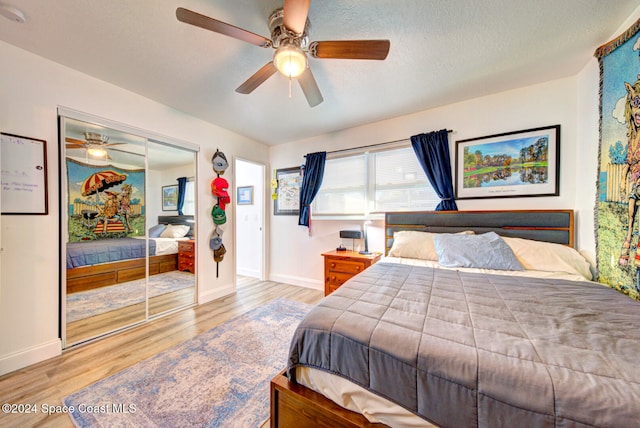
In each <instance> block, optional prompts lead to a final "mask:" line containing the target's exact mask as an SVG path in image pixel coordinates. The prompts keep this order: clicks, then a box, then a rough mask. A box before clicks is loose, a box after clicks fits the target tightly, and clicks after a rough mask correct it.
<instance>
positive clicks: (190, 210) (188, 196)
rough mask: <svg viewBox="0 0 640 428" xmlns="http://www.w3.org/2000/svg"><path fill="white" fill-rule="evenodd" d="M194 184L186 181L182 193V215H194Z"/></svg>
mask: <svg viewBox="0 0 640 428" xmlns="http://www.w3.org/2000/svg"><path fill="white" fill-rule="evenodd" d="M195 187H196V183H195V182H194V181H187V186H186V188H185V191H184V205H183V206H182V213H183V214H184V215H195V213H196V192H195Z"/></svg>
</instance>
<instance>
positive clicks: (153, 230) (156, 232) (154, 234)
mask: <svg viewBox="0 0 640 428" xmlns="http://www.w3.org/2000/svg"><path fill="white" fill-rule="evenodd" d="M166 228H167V225H166V224H156V225H155V226H152V227H150V228H149V238H159V237H160V234H161V233H162V232H164V230H165V229H166Z"/></svg>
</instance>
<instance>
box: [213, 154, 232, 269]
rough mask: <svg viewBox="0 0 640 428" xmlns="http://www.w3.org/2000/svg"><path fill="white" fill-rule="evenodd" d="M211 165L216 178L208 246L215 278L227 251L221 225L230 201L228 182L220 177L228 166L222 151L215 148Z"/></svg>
mask: <svg viewBox="0 0 640 428" xmlns="http://www.w3.org/2000/svg"><path fill="white" fill-rule="evenodd" d="M211 166H212V168H213V172H215V173H216V178H214V179H213V180H211V195H212V196H213V198H214V199H215V204H214V205H213V207H212V208H211V218H212V220H213V223H214V226H215V229H214V230H213V232H212V233H211V237H210V239H209V248H210V249H211V251H212V252H213V260H214V261H215V262H216V278H217V277H218V276H219V275H220V269H219V263H220V262H221V261H222V260H223V259H224V255H225V254H226V253H227V250H226V248H225V247H224V244H223V243H222V233H223V229H222V225H223V224H225V223H226V222H227V215H226V213H225V209H226V208H227V205H228V204H230V203H231V196H230V195H229V191H228V189H229V182H228V181H227V180H226V179H224V178H222V177H220V176H221V175H223V174H224V172H225V171H226V170H227V168H228V167H229V162H228V161H227V157H226V156H225V154H224V153H223V152H221V151H220V150H218V149H216V152H215V153H214V154H213V156H212V157H211Z"/></svg>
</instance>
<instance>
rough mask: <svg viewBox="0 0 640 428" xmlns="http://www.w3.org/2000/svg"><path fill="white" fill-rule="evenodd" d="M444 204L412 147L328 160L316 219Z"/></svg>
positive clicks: (315, 207) (363, 215) (362, 215)
mask: <svg viewBox="0 0 640 428" xmlns="http://www.w3.org/2000/svg"><path fill="white" fill-rule="evenodd" d="M439 202H440V198H439V197H438V195H437V194H436V193H435V191H434V190H433V188H432V187H431V184H430V183H429V181H428V180H427V177H426V176H425V174H424V171H423V170H422V167H421V166H420V164H419V163H418V159H417V158H416V156H415V154H414V152H413V149H412V148H411V147H406V146H405V147H401V148H398V147H396V148H393V149H388V150H381V151H375V152H364V153H358V154H355V155H349V156H343V157H337V158H333V159H327V161H326V164H325V169H324V178H323V180H322V187H321V188H320V191H319V192H318V195H317V196H316V198H315V200H314V202H313V209H312V214H313V216H314V217H317V218H321V217H325V218H326V217H345V216H346V217H367V218H368V217H371V216H372V214H373V215H374V216H375V214H380V213H383V212H387V211H420V210H432V209H435V207H436V205H438V203H439Z"/></svg>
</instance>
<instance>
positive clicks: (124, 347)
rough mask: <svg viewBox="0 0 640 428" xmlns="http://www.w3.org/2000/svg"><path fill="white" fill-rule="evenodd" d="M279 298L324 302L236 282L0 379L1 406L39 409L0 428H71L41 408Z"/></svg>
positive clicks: (309, 294) (268, 285) (8, 417)
mask: <svg viewBox="0 0 640 428" xmlns="http://www.w3.org/2000/svg"><path fill="white" fill-rule="evenodd" d="M278 297H284V298H287V299H291V300H297V301H300V302H305V303H311V304H314V303H317V302H318V301H320V299H322V297H323V292H322V291H321V290H312V289H307V288H302V287H296V286H293V285H288V284H282V283H277V282H270V281H267V282H260V281H258V280H254V279H251V278H246V277H238V287H237V291H236V293H234V294H232V295H230V296H227V297H225V298H222V299H219V300H216V301H214V302H210V303H207V304H204V305H201V306H196V307H193V308H188V309H185V310H182V311H180V312H177V313H174V314H171V315H168V316H166V317H164V318H160V319H157V320H155V321H153V322H151V323H148V324H144V325H141V326H138V327H134V328H131V329H129V330H126V331H123V332H120V333H117V334H114V335H112V336H109V337H105V338H103V339H100V340H98V341H95V342H92V343H89V344H86V345H81V346H79V347H77V348H73V349H70V350H68V351H65V352H64V353H63V354H62V355H61V356H58V357H55V358H51V359H49V360H47V361H43V362H41V363H38V364H34V365H32V366H29V367H27V368H24V369H22V370H18V371H16V372H13V373H9V374H6V375H4V376H0V404H4V403H15V404H18V403H22V404H30V405H33V404H35V405H36V406H37V409H38V413H32V414H22V415H15V414H5V413H3V412H0V426H1V427H30V426H37V427H40V426H42V427H45V426H46V427H72V426H73V425H72V423H71V420H70V419H69V417H68V416H67V415H66V414H63V413H58V414H53V415H51V416H48V415H46V414H43V413H42V412H41V411H40V410H41V408H42V405H43V404H44V405H47V406H61V405H62V398H64V397H65V396H67V395H69V394H71V393H73V392H75V391H77V390H79V389H81V388H83V387H85V386H87V385H89V384H92V383H94V382H96V381H98V380H100V379H102V378H105V377H107V376H110V375H112V374H114V373H117V372H119V371H120V370H122V369H125V368H127V367H129V366H131V365H133V364H135V363H137V362H139V361H142V360H144V359H146V358H149V357H151V356H153V355H155V354H157V353H159V352H162V351H164V350H165V349H167V348H170V347H172V346H174V345H177V344H178V343H181V342H184V341H185V340H188V339H191V338H192V337H194V336H196V335H198V334H200V333H203V332H205V331H207V330H209V329H211V328H212V327H215V326H217V325H219V324H222V323H223V322H225V321H227V320H229V319H231V318H233V317H235V316H237V315H240V314H242V313H245V312H247V311H249V310H251V309H253V308H256V307H258V306H260V305H262V304H264V303H267V302H269V301H271V300H273V299H275V298H278Z"/></svg>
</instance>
